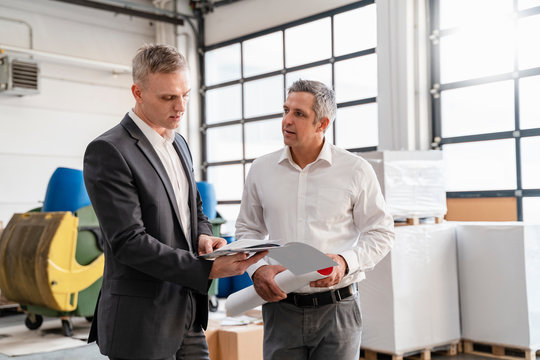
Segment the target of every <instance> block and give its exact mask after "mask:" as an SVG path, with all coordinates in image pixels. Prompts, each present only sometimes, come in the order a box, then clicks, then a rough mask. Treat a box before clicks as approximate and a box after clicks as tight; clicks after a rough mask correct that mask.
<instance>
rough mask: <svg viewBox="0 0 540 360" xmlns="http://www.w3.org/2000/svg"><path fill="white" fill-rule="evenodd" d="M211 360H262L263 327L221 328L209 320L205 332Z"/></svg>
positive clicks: (252, 325)
mask: <svg viewBox="0 0 540 360" xmlns="http://www.w3.org/2000/svg"><path fill="white" fill-rule="evenodd" d="M205 335H206V341H207V342H208V350H209V353H210V359H211V360H259V359H260V360H262V358H263V336H264V327H263V325H255V324H250V325H240V326H220V324H219V320H213V319H211V320H209V322H208V329H207V330H206V331H205Z"/></svg>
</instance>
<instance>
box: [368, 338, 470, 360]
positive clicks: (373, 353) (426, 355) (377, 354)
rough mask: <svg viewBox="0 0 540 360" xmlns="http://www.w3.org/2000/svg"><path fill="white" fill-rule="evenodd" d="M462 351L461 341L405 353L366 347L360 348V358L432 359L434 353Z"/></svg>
mask: <svg viewBox="0 0 540 360" xmlns="http://www.w3.org/2000/svg"><path fill="white" fill-rule="evenodd" d="M458 352H461V343H460V342H456V343H452V344H446V345H440V346H435V347H432V348H427V349H418V350H413V351H409V352H406V353H404V354H392V353H388V352H381V351H377V350H371V349H366V348H360V360H403V359H408V360H409V359H410V360H415V359H419V360H430V359H431V355H432V354H437V355H442V356H454V355H457V353H458Z"/></svg>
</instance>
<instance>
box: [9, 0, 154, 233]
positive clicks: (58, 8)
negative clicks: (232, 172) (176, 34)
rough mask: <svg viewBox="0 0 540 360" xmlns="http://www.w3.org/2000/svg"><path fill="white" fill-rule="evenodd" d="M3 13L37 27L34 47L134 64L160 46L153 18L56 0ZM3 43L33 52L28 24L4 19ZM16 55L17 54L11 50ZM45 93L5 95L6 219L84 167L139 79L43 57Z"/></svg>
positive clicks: (29, 2) (21, 4) (12, 3)
mask: <svg viewBox="0 0 540 360" xmlns="http://www.w3.org/2000/svg"><path fill="white" fill-rule="evenodd" d="M0 14H1V15H0V16H1V17H7V18H13V19H20V20H24V21H26V22H28V23H30V24H31V26H32V28H33V33H34V49H35V50H40V51H45V52H51V53H58V54H64V55H68V56H74V57H80V58H87V59H92V60H98V61H105V62H112V63H118V64H125V65H130V63H131V58H132V57H133V55H134V53H135V51H136V49H137V48H139V47H140V46H141V45H143V44H144V43H147V42H154V39H155V29H154V27H153V26H151V25H150V22H149V21H148V20H144V19H138V18H130V17H128V16H125V15H117V16H115V15H114V14H112V13H109V12H105V11H100V10H93V9H87V8H84V7H81V6H75V5H69V4H64V3H60V2H55V1H42V0H41V1H40V0H26V1H19V0H0ZM0 28H1V29H2V31H0V44H3V45H11V46H17V47H23V48H28V46H29V42H28V31H27V28H26V27H25V26H23V25H20V24H16V23H13V22H10V21H6V20H2V19H0ZM8 54H10V53H9V52H8ZM40 67H41V76H40V78H41V93H40V94H39V95H28V96H23V97H7V96H0V221H3V222H4V226H6V225H7V222H8V220H9V219H10V218H11V216H12V214H13V213H14V212H21V211H26V210H28V209H30V208H32V207H35V206H39V205H40V201H43V199H44V196H45V191H46V186H47V183H48V180H49V178H50V176H51V174H52V173H53V171H54V170H55V169H56V168H57V167H60V166H65V167H72V168H78V169H82V157H83V154H84V150H85V148H86V145H87V144H88V142H89V141H91V140H92V139H93V138H95V137H96V136H98V135H99V134H101V133H102V132H104V131H105V130H107V129H109V128H111V127H112V126H114V125H116V124H117V123H118V122H119V121H120V120H121V118H122V117H123V115H124V114H125V113H126V112H127V111H128V110H129V109H130V107H132V105H133V101H132V98H131V94H130V91H129V87H130V86H131V75H129V74H124V75H118V76H117V77H115V76H113V74H112V72H108V71H105V70H95V69H89V68H84V67H81V66H74V65H66V64H59V63H50V62H47V61H45V60H43V61H42V62H41V64H40Z"/></svg>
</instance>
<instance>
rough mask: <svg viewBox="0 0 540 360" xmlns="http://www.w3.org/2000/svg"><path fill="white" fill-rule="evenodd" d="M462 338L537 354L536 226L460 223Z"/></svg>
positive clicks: (539, 230)
mask: <svg viewBox="0 0 540 360" xmlns="http://www.w3.org/2000/svg"><path fill="white" fill-rule="evenodd" d="M457 234H458V236H457V238H458V262H459V285H460V297H461V319H462V333H463V338H464V339H468V340H473V341H477V342H485V343H491V344H501V345H510V346H515V347H518V348H526V349H532V350H538V349H540V287H539V286H538V284H539V282H538V281H539V279H540V225H526V224H523V223H519V222H508V223H492V222H491V223H487V222H486V223H462V224H461V225H460V226H459V228H458V232H457Z"/></svg>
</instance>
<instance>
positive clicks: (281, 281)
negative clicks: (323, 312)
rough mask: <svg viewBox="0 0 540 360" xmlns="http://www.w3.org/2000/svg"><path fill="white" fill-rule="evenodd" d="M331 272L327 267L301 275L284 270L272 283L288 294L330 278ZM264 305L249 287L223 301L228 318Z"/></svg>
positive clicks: (252, 288) (331, 269)
mask: <svg viewBox="0 0 540 360" xmlns="http://www.w3.org/2000/svg"><path fill="white" fill-rule="evenodd" d="M333 271H334V268H333V267H329V268H325V269H320V270H317V271H312V272H309V273H306V274H302V275H294V274H293V273H292V272H291V271H289V270H285V271H282V272H280V273H279V274H277V275H276V276H275V278H274V281H275V282H276V284H277V286H279V288H280V289H281V290H283V292H285V293H287V294H288V293H290V292H293V291H295V290H298V289H300V288H302V287H304V286H306V285H307V284H309V283H310V282H312V281H316V280H320V279H324V278H325V277H328V276H330V274H332V272H333ZM264 303H266V301H265V300H263V298H261V297H260V296H259V294H257V292H256V291H255V288H254V287H253V285H251V286H248V287H246V288H244V289H242V290H240V291H237V292H235V293H234V294H231V295H229V297H228V298H227V301H225V309H226V311H227V315H228V316H236V315H240V314H242V313H244V312H246V311H248V310H251V309H253V308H254V307H257V306H259V305H262V304H264Z"/></svg>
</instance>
